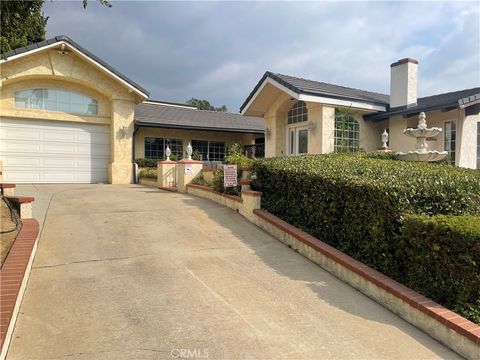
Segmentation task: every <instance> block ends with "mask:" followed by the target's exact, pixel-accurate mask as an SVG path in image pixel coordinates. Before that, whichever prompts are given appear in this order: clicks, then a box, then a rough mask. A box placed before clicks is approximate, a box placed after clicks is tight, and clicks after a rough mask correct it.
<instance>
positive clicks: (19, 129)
mask: <svg viewBox="0 0 480 360" xmlns="http://www.w3.org/2000/svg"><path fill="white" fill-rule="evenodd" d="M0 160H2V163H3V181H4V182H12V183H97V182H106V181H107V178H108V163H109V161H110V128H109V126H108V125H91V124H79V123H72V122H62V121H43V120H17V119H15V120H13V119H0Z"/></svg>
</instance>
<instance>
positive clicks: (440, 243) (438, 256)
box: [395, 215, 480, 323]
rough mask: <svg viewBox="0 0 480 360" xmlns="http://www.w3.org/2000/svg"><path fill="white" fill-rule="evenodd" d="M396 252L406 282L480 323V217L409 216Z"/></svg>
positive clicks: (398, 240)
mask: <svg viewBox="0 0 480 360" xmlns="http://www.w3.org/2000/svg"><path fill="white" fill-rule="evenodd" d="M395 256H396V258H397V261H398V262H399V268H400V269H401V276H402V280H403V283H404V284H405V285H407V286H409V287H411V288H412V289H415V290H417V291H419V292H421V293H422V294H423V295H425V296H428V297H429V298H432V299H433V300H435V301H437V302H439V303H441V304H443V305H445V306H446V307H448V308H450V309H453V310H455V311H457V312H458V313H460V314H462V315H463V316H465V317H466V318H469V319H470V320H472V321H475V322H477V323H480V217H478V216H445V215H439V216H434V217H428V216H422V215H409V216H407V217H406V218H405V220H404V224H403V227H402V229H401V234H400V235H399V236H398V237H397V239H396V254H395Z"/></svg>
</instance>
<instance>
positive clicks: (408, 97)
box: [390, 58, 418, 108]
mask: <svg viewBox="0 0 480 360" xmlns="http://www.w3.org/2000/svg"><path fill="white" fill-rule="evenodd" d="M417 79H418V61H417V60H414V59H409V58H405V59H402V60H398V61H397V62H394V63H393V64H392V65H390V107H391V108H394V107H398V106H407V107H409V106H415V105H416V104H417Z"/></svg>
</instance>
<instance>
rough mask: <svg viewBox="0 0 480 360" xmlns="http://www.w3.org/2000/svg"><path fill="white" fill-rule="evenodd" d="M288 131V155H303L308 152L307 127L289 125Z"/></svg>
mask: <svg viewBox="0 0 480 360" xmlns="http://www.w3.org/2000/svg"><path fill="white" fill-rule="evenodd" d="M287 131H288V133H287V136H288V139H287V144H288V155H303V154H306V153H307V152H308V127H307V126H291V127H289V128H288V129H287Z"/></svg>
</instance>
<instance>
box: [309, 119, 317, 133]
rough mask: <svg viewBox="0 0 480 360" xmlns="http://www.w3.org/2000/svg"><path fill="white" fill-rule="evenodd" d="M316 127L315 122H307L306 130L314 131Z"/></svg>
mask: <svg viewBox="0 0 480 360" xmlns="http://www.w3.org/2000/svg"><path fill="white" fill-rule="evenodd" d="M316 129H317V124H315V123H314V122H313V121H309V122H308V130H311V131H312V132H315V130H316Z"/></svg>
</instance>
